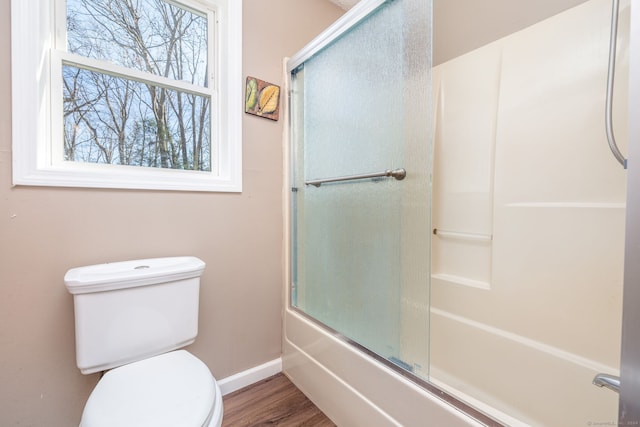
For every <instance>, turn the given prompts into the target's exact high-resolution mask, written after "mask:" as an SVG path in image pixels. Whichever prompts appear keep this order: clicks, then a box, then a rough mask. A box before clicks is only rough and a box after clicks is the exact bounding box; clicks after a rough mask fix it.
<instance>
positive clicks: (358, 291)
mask: <svg viewBox="0 0 640 427" xmlns="http://www.w3.org/2000/svg"><path fill="white" fill-rule="evenodd" d="M430 9H431V7H430V5H429V4H427V2H423V1H399V0H397V1H393V2H388V3H386V4H384V5H382V6H381V7H380V8H378V9H377V10H376V11H374V12H373V13H372V14H371V15H370V16H369V17H368V18H366V20H365V21H364V22H361V23H360V24H358V25H357V26H355V27H354V28H352V29H351V30H350V31H348V32H347V33H346V34H345V35H343V36H342V37H341V38H340V39H338V40H337V41H334V42H333V43H332V44H331V45H330V46H329V47H327V48H325V49H324V50H322V51H321V52H320V53H318V54H316V55H314V56H313V57H312V58H311V59H308V60H307V61H305V62H304V63H303V64H302V65H300V66H299V67H298V68H297V69H295V70H293V72H292V76H291V78H292V89H293V96H292V99H291V108H292V127H293V132H292V135H293V138H292V139H293V150H292V151H293V156H294V167H293V183H294V184H293V185H294V189H293V191H294V195H295V197H294V198H293V200H294V206H293V216H294V230H293V239H294V242H293V243H294V260H293V261H294V262H293V264H294V266H293V284H292V286H293V289H292V299H293V301H292V304H293V306H295V307H298V308H299V309H301V310H302V311H304V312H305V313H306V314H308V315H310V316H312V317H313V318H315V319H317V320H318V321H320V322H322V323H324V324H325V325H327V326H329V327H330V328H332V329H334V330H336V331H337V332H339V333H341V334H342V335H344V336H346V337H347V338H349V339H351V340H353V341H355V342H357V343H359V344H361V345H363V346H364V347H366V348H368V349H369V350H371V351H373V352H375V353H377V354H378V355H380V356H382V357H383V358H386V359H389V360H391V361H392V362H394V363H396V364H398V365H400V366H402V367H404V368H406V369H409V370H411V371H413V372H415V373H416V374H418V375H421V376H425V377H426V373H427V371H428V316H429V300H428V298H429V247H430V233H429V229H430V228H429V227H430V220H429V212H430V209H429V199H430V188H429V165H430V160H429V152H430V148H429V146H430V140H429V129H430V128H429V124H428V119H427V118H428V117H431V114H430V101H429V99H430V98H429V97H430V90H429V81H430V53H429V52H430V44H429V41H428V37H429V34H430ZM409 17H410V18H409ZM418 23H419V25H417V24H418ZM397 168H404V169H406V171H407V177H406V178H405V179H404V180H395V179H393V178H374V179H362V180H355V181H345V182H336V183H327V184H323V185H321V186H319V187H316V186H311V185H305V181H309V180H317V179H325V178H335V177H341V176H349V175H358V174H366V173H377V172H382V171H385V170H391V169H397Z"/></svg>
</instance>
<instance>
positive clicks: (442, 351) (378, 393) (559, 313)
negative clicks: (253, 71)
mask: <svg viewBox="0 0 640 427" xmlns="http://www.w3.org/2000/svg"><path fill="white" fill-rule="evenodd" d="M418 3H420V4H421V5H422V6H423V7H424V3H425V2H418V1H401V0H395V1H391V2H383V1H378V2H369V1H365V2H361V4H360V5H359V6H358V7H356V8H355V9H354V10H352V11H351V12H350V14H347V16H345V17H344V18H343V19H342V20H341V21H338V22H337V23H336V24H335V25H334V26H333V27H331V28H330V29H328V30H327V32H326V33H325V34H323V35H321V36H320V37H319V38H318V39H317V40H316V41H314V42H313V43H312V44H311V45H310V46H309V47H308V48H307V49H305V50H303V51H302V52H301V54H299V55H297V56H295V57H293V58H292V59H291V61H290V62H289V63H288V65H289V68H288V71H289V72H288V77H289V78H290V91H291V95H290V105H289V108H290V109H291V114H290V117H291V123H290V128H291V132H290V134H289V135H288V136H289V138H290V139H291V141H290V147H291V150H290V151H288V155H289V156H290V157H289V158H288V159H287V161H288V162H290V164H291V165H292V171H293V172H292V174H291V177H290V180H289V182H288V183H287V184H286V185H287V188H288V190H291V191H290V192H289V191H288V194H289V197H288V202H289V203H290V205H289V206H290V207H291V210H290V211H289V206H288V207H287V210H288V212H289V215H288V216H287V229H289V230H291V244H290V245H289V246H288V247H287V251H288V253H287V259H288V260H289V271H290V277H289V278H288V279H289V283H288V286H287V289H288V292H287V297H288V300H287V309H286V312H285V337H284V349H285V357H284V360H283V364H284V370H285V372H286V373H287V374H288V375H289V376H290V377H291V378H292V380H293V381H294V382H295V383H296V384H297V385H298V386H299V387H300V388H301V389H302V390H303V391H305V392H306V393H307V394H308V395H309V396H311V397H312V399H313V400H314V401H315V402H316V404H318V406H319V407H320V408H321V409H322V410H324V411H325V412H326V413H327V414H329V415H330V416H331V417H332V418H333V419H334V420H335V421H336V422H338V424H339V425H345V426H350V425H376V426H383V425H403V426H425V425H433V426H440V425H447V426H457V425H484V424H489V425H491V424H496V425H497V424H499V423H503V424H507V425H541V426H556V425H566V426H573V425H576V426H578V425H589V423H591V425H596V424H597V423H614V424H615V423H617V419H618V397H617V394H615V393H612V392H611V391H609V390H605V389H600V388H597V387H594V386H593V385H592V384H591V380H592V378H593V377H594V375H595V374H597V373H600V372H604V373H608V374H612V375H619V363H620V335H621V308H622V283H623V277H622V276H623V258H624V253H623V252H624V240H625V225H624V222H625V211H626V209H625V200H626V194H625V190H626V178H627V176H626V174H627V172H626V171H625V170H624V169H622V168H621V167H620V165H619V164H618V163H617V162H616V160H615V159H614V158H613V157H611V155H610V153H609V151H608V147H607V144H606V137H605V133H604V106H605V90H604V89H605V86H604V85H605V83H606V72H607V55H608V47H609V39H608V37H609V25H610V17H611V3H610V1H609V0H590V1H587V2H585V3H583V4H581V5H579V6H577V7H574V8H572V9H569V10H567V11H565V12H563V13H560V14H558V15H555V16H553V17H551V18H549V19H546V20H544V21H542V22H540V23H538V24H535V25H533V26H531V27H528V28H526V29H524V30H522V31H519V32H517V33H514V34H511V35H509V36H507V37H504V38H502V39H500V40H497V41H495V42H493V43H490V44H488V45H486V46H483V47H481V48H479V49H476V50H474V51H472V52H469V53H466V54H464V55H461V56H459V57H457V58H454V59H452V60H450V61H447V62H445V63H442V64H436V65H435V66H434V67H431V65H430V64H429V63H428V61H427V62H419V61H416V56H415V55H418V57H419V54H416V53H415V52H416V50H417V51H420V50H425V51H428V50H429V49H430V47H431V44H430V43H431V42H430V40H429V39H428V37H427V38H425V34H426V35H427V36H428V35H429V33H430V31H429V28H428V27H429V25H430V11H426V12H425V11H424V10H422V11H418V10H417V9H412V10H411V13H406V12H407V10H409V9H411V8H416V7H418V6H416V5H417V4H418ZM367 5H368V6H369V8H368V9H365V7H364V6H367ZM630 11H631V7H630V2H629V1H628V0H627V1H624V0H623V1H622V2H621V6H620V29H619V37H618V67H617V68H618V73H617V75H616V91H615V94H614V99H615V103H614V108H613V111H614V113H615V115H614V118H613V122H614V124H615V129H616V137H617V139H618V142H619V144H620V145H621V150H622V151H623V152H626V151H627V148H628V147H627V146H626V144H625V142H626V141H627V140H628V139H629V135H628V134H627V119H626V117H627V103H628V101H629V96H628V93H629V86H628V83H627V81H628V77H629V73H628V69H629V65H628V61H629V55H630V50H629V16H630ZM434 19H436V20H437V16H436V17H435V18H434ZM354 22H358V24H356V25H353V24H354ZM367 24H371V25H370V29H371V30H372V32H373V34H369V33H367ZM417 24H420V25H417ZM385 25H388V26H389V27H385ZM418 28H419V29H418ZM425 32H426V33H425ZM411 37H414V38H413V39H412V38H411ZM327 41H328V42H327ZM323 42H326V43H324V44H323ZM367 43H370V44H369V45H367ZM417 43H422V44H421V45H418V44H417ZM436 43H437V41H436ZM321 46H322V47H321ZM372 46H375V48H372ZM412 49H413V50H412ZM385 61H387V62H388V64H386V63H385ZM420 67H421V68H420ZM431 74H432V75H431ZM363 76H364V78H363ZM431 93H432V96H431V97H430V96H429V94H431ZM378 96H379V98H378ZM425 100H426V101H427V102H426V103H424V102H423V101H425ZM426 118H431V120H427V119H426ZM287 145H289V143H287ZM287 148H289V147H287ZM399 168H403V169H406V173H407V176H406V178H405V179H404V180H401V181H400V180H396V179H394V178H393V177H387V178H373V179H371V178H368V179H357V180H349V181H344V182H342V181H341V182H334V183H327V184H321V185H320V186H315V185H310V184H305V182H308V181H313V180H317V179H322V178H336V177H337V178H344V177H350V176H352V175H354V174H360V173H365V172H367V173H368V172H379V171H385V170H394V169H399ZM466 405H469V406H466ZM473 408H475V409H473ZM465 412H467V413H470V414H471V415H472V417H469V416H467V415H465ZM478 420H479V421H478ZM494 420H495V421H494ZM482 423H483V424H482ZM614 424H612V425H614Z"/></svg>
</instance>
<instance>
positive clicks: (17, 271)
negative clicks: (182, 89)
mask: <svg viewBox="0 0 640 427" xmlns="http://www.w3.org/2000/svg"><path fill="white" fill-rule="evenodd" d="M9 5H10V2H9V0H2V1H1V2H0V425H1V426H3V427H9V426H17V425H20V426H51V427H57V426H60V427H63V426H73V425H77V423H78V422H79V419H80V414H81V411H82V407H83V405H84V402H85V400H86V398H87V396H88V394H89V393H90V391H91V389H92V388H93V386H94V384H95V382H96V381H97V379H98V377H97V375H90V376H83V375H81V374H80V372H79V371H78V370H77V368H76V366H75V354H74V324H73V305H72V297H71V295H69V294H68V293H67V291H66V290H65V288H64V284H63V282H62V278H63V276H64V273H65V271H66V270H67V269H68V268H70V267H74V266H81V265H86V264H91V263H100V262H106V261H116V260H124V259H133V258H141V257H156V256H172V255H183V254H188V255H195V256H198V257H200V258H202V259H203V260H204V261H205V262H206V263H207V269H206V272H205V274H204V278H203V284H202V290H201V316H200V335H199V337H198V340H197V341H196V343H195V344H194V345H193V346H191V348H190V349H191V351H193V353H195V354H196V355H198V356H199V357H200V358H202V359H203V360H204V361H205V362H206V363H207V364H208V365H209V367H210V368H211V370H212V371H213V373H214V375H215V376H216V377H218V378H224V377H227V376H229V375H232V374H234V373H236V372H239V371H242V370H244V369H247V368H250V367H252V366H256V365H259V364H261V363H264V362H266V361H268V360H272V359H274V358H277V357H279V356H280V353H281V310H282V305H281V301H282V298H281V294H282V280H283V278H282V255H281V253H282V242H283V230H282V214H283V212H282V170H283V165H282V147H281V145H282V144H281V136H282V120H280V121H279V122H272V121H270V120H265V119H261V118H257V117H253V116H246V115H245V117H244V122H243V132H244V148H243V157H244V165H243V169H244V171H243V173H244V191H243V193H242V194H212V193H179V192H161V191H157V192H152V191H120V190H118V191H116V190H113V191H112V190H96V189H87V190H84V189H64V188H36V187H32V188H27V187H19V188H12V186H11V110H10V108H11V98H10V93H11V79H10V67H11V65H10V25H9V24H10V21H9V17H10V6H9ZM341 13H342V10H340V9H338V8H337V7H336V6H334V5H332V4H331V3H329V2H327V1H325V0H305V1H300V0H271V1H268V2H265V1H262V0H245V1H244V40H243V46H244V64H243V67H244V69H243V78H244V77H245V76H246V75H252V76H256V77H258V78H261V79H263V80H267V81H271V82H274V83H280V84H281V83H282V77H281V73H282V71H281V68H282V65H281V64H282V57H283V56H288V55H292V54H294V53H295V52H296V51H297V50H299V49H300V48H302V47H303V46H304V45H305V44H306V43H307V42H308V41H310V40H311V39H312V38H313V37H314V36H315V35H317V34H318V33H319V32H321V31H322V30H323V29H324V28H325V27H326V26H328V25H329V24H330V23H331V22H333V21H334V20H335V19H336V18H337V17H339V16H340V14H341ZM14 96H19V94H14Z"/></svg>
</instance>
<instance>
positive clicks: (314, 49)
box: [284, 0, 504, 427]
mask: <svg viewBox="0 0 640 427" xmlns="http://www.w3.org/2000/svg"><path fill="white" fill-rule="evenodd" d="M389 1H392V0H363V1H361V2H359V3H358V4H356V5H355V6H354V7H353V8H352V9H350V10H349V11H348V12H347V13H345V15H343V16H342V17H341V18H340V19H338V20H337V21H336V22H335V23H334V24H333V25H331V26H330V27H329V28H327V29H326V30H325V31H324V32H322V33H321V34H320V35H319V36H318V37H316V38H314V39H313V40H312V41H311V42H310V43H309V44H308V45H307V46H305V48H303V49H302V50H301V51H299V52H298V53H297V54H296V55H294V56H293V57H291V58H288V59H287V58H285V60H284V71H285V76H284V77H285V82H286V83H285V85H286V87H285V89H286V93H287V95H288V96H287V100H286V104H287V105H286V111H287V112H288V114H287V123H285V128H286V129H287V131H286V134H287V136H288V138H290V140H289V141H288V142H287V138H285V151H286V152H287V155H285V162H286V163H285V164H288V165H292V164H293V162H292V160H291V158H292V157H293V156H292V155H291V153H294V152H295V150H296V147H295V141H294V138H293V136H292V135H291V133H292V132H291V128H292V127H293V125H292V123H293V120H294V119H293V114H292V112H291V108H290V105H291V78H292V73H293V71H294V70H296V69H297V68H298V67H299V66H301V65H302V64H304V63H305V62H306V61H307V60H309V59H310V58H312V57H313V56H315V55H316V54H317V53H318V52H320V51H322V50H323V49H325V47H327V46H329V45H330V44H331V43H332V42H334V41H335V40H337V39H338V38H340V37H341V36H342V35H343V34H345V33H346V32H348V31H350V30H351V29H352V28H353V27H355V26H356V25H358V24H360V23H361V22H362V21H363V20H365V19H366V18H367V17H368V16H369V15H370V14H372V13H374V12H375V11H376V10H377V9H378V8H379V7H381V6H382V5H384V4H385V3H387V2H389ZM290 167H291V166H290ZM288 178H289V179H287V181H286V182H285V187H284V188H285V191H286V192H287V193H288V194H289V197H285V200H284V202H285V210H286V212H287V213H288V215H287V218H286V219H285V229H288V230H295V229H296V224H295V222H296V219H295V208H294V204H295V203H297V201H296V197H297V194H296V191H292V186H291V182H290V181H291V178H290V177H288ZM295 239H296V233H295V232H291V235H290V237H289V239H288V242H287V243H288V244H287V248H286V250H285V252H286V254H285V256H286V259H287V260H288V262H290V263H291V265H289V267H288V272H287V274H288V277H287V280H286V283H287V292H286V303H287V309H288V310H289V311H290V312H292V313H295V314H296V315H297V316H299V317H300V318H302V319H304V320H306V321H307V322H309V323H311V324H313V325H315V326H317V327H319V328H321V329H323V330H324V331H325V332H326V333H328V334H329V335H331V336H332V337H333V338H335V339H336V340H339V341H341V342H343V343H345V344H346V345H347V346H349V347H351V348H353V349H356V350H358V351H360V352H361V353H362V354H364V355H366V356H368V357H369V358H371V359H373V360H375V361H377V362H378V363H381V364H382V365H384V366H385V367H386V368H388V369H390V370H391V371H393V372H395V373H396V374H399V375H400V376H401V377H403V378H405V379H407V380H409V381H411V382H413V383H414V384H416V385H418V386H419V387H421V388H422V389H423V390H424V391H426V392H427V393H428V394H430V395H431V396H432V397H433V398H435V399H437V400H440V401H442V402H444V403H445V404H447V405H450V406H451V407H452V408H454V409H455V410H457V411H460V412H461V413H462V414H464V416H467V417H469V421H470V422H477V423H479V424H480V425H483V426H487V427H504V424H502V423H501V422H499V421H497V420H496V419H494V418H492V417H490V416H489V415H487V414H485V413H484V412H481V411H480V410H478V409H477V408H475V407H473V406H470V405H469V404H467V403H466V402H464V401H462V400H460V399H459V398H458V397H456V396H454V395H452V394H450V393H449V392H447V391H445V390H443V389H441V388H439V387H438V386H436V385H434V384H433V383H431V382H429V381H428V380H425V379H422V378H420V377H419V376H417V375H415V374H413V373H412V372H409V371H407V370H405V369H403V368H402V367H400V366H398V365H397V364H395V363H392V362H390V361H389V360H388V359H387V358H384V357H382V356H380V355H378V354H377V353H375V352H374V351H371V350H370V349H368V348H367V347H365V346H363V345H361V344H360V343H358V342H357V341H354V340H352V339H350V338H349V337H347V336H345V335H343V334H342V333H340V332H338V331H336V330H334V329H332V328H331V327H329V326H327V325H326V324H324V323H322V322H321V321H319V320H317V319H315V318H314V317H312V316H310V315H309V314H307V313H305V312H304V311H303V310H302V309H300V308H298V307H296V306H295V305H294V304H293V300H292V290H291V288H292V284H293V282H292V278H293V277H295V275H294V274H292V272H293V271H292V269H294V268H295V265H293V263H292V262H291V259H292V258H291V257H292V253H293V249H292V248H293V247H295V243H294V241H295ZM285 329H286V319H285ZM285 340H286V333H285Z"/></svg>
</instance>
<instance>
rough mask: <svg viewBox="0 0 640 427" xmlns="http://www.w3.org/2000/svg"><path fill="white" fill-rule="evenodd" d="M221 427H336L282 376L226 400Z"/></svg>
mask: <svg viewBox="0 0 640 427" xmlns="http://www.w3.org/2000/svg"><path fill="white" fill-rule="evenodd" d="M223 403H224V418H223V420H222V427H259V426H281V427H335V424H334V423H333V422H331V420H330V419H329V418H327V416H326V415H324V414H323V413H322V412H320V410H319V409H318V408H317V407H316V406H315V405H314V404H313V403H312V402H311V401H310V400H309V399H307V397H306V396H305V395H304V394H303V393H302V392H301V391H300V390H298V389H297V388H296V386H294V385H293V383H291V381H289V379H288V378H287V377H285V376H284V375H283V374H278V375H275V376H273V377H271V378H267V379H266V380H263V381H260V382H258V383H256V384H252V385H250V386H248V387H246V388H243V389H241V390H238V391H235V392H233V393H230V394H228V395H226V396H224V398H223Z"/></svg>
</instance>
